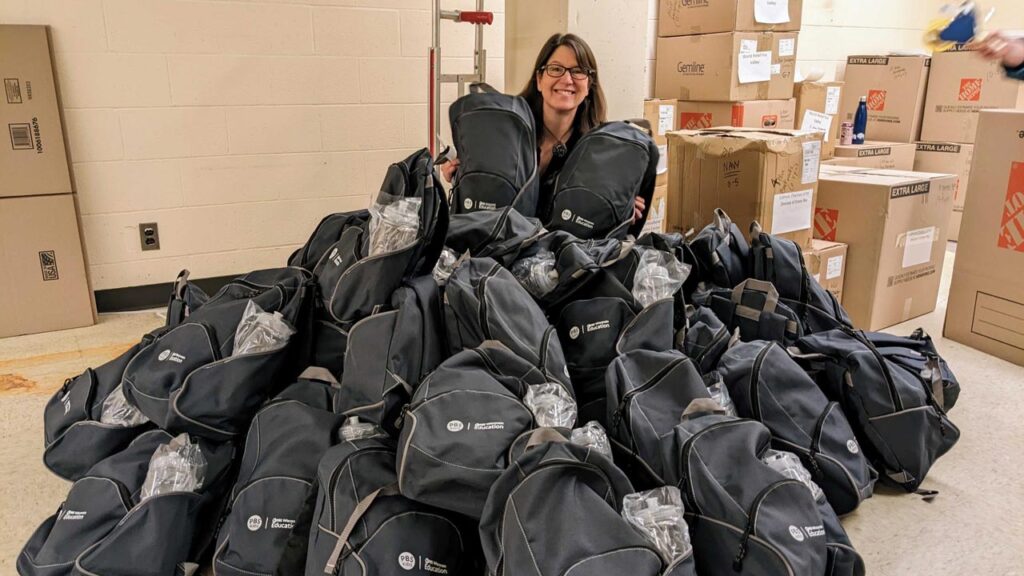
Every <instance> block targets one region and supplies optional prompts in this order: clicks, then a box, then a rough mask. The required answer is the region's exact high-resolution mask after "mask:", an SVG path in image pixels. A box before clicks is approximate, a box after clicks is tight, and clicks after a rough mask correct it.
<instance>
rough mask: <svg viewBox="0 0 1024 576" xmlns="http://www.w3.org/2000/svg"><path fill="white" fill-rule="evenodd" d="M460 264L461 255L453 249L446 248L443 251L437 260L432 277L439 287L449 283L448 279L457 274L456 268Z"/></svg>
mask: <svg viewBox="0 0 1024 576" xmlns="http://www.w3.org/2000/svg"><path fill="white" fill-rule="evenodd" d="M458 264H459V255H458V254H456V253H455V251H454V250H452V249H451V248H445V249H444V250H441V255H440V256H438V258H437V264H434V270H433V272H431V275H432V276H433V277H434V282H437V285H438V286H444V285H445V284H447V283H448V277H449V276H451V275H452V272H455V267H456V266H458Z"/></svg>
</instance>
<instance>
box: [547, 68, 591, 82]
mask: <svg viewBox="0 0 1024 576" xmlns="http://www.w3.org/2000/svg"><path fill="white" fill-rule="evenodd" d="M539 70H541V71H543V72H544V73H545V74H547V75H548V76H551V77H552V78H561V77H562V76H565V73H566V72H568V73H569V75H570V76H572V78H573V80H585V79H587V78H590V76H591V74H593V73H594V71H593V70H591V69H590V68H584V67H582V66H576V67H575V68H566V67H565V66H562V65H561V64H548V65H547V66H541V67H540V68H539Z"/></svg>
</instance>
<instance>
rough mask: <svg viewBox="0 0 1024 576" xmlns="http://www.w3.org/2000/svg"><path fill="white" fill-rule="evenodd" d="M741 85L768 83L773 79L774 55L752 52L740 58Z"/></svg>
mask: <svg viewBox="0 0 1024 576" xmlns="http://www.w3.org/2000/svg"><path fill="white" fill-rule="evenodd" d="M739 60H740V66H739V76H740V84H752V83H754V82H768V81H769V80H771V79H772V53H771V52H750V53H747V54H740V56H739Z"/></svg>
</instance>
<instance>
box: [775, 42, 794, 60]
mask: <svg viewBox="0 0 1024 576" xmlns="http://www.w3.org/2000/svg"><path fill="white" fill-rule="evenodd" d="M794 54H796V39H794V38H783V39H782V40H779V57H781V58H785V57H786V56H793V55H794Z"/></svg>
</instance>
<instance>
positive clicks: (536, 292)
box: [512, 250, 558, 298]
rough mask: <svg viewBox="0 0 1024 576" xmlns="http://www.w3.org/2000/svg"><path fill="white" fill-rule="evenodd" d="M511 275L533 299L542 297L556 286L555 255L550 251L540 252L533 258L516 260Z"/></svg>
mask: <svg viewBox="0 0 1024 576" xmlns="http://www.w3.org/2000/svg"><path fill="white" fill-rule="evenodd" d="M512 275H513V276H515V277H516V279H517V280H519V283H520V284H522V285H523V287H524V288H526V291H527V292H529V293H530V294H532V295H533V296H534V297H535V298H540V297H542V296H544V295H545V294H547V293H548V292H551V291H552V290H554V289H555V286H557V285H558V271H557V270H555V253H554V252H552V251H551V250H540V251H539V252H537V253H536V254H534V255H533V256H529V257H526V258H523V259H521V260H517V261H516V262H515V263H514V264H513V265H512Z"/></svg>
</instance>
